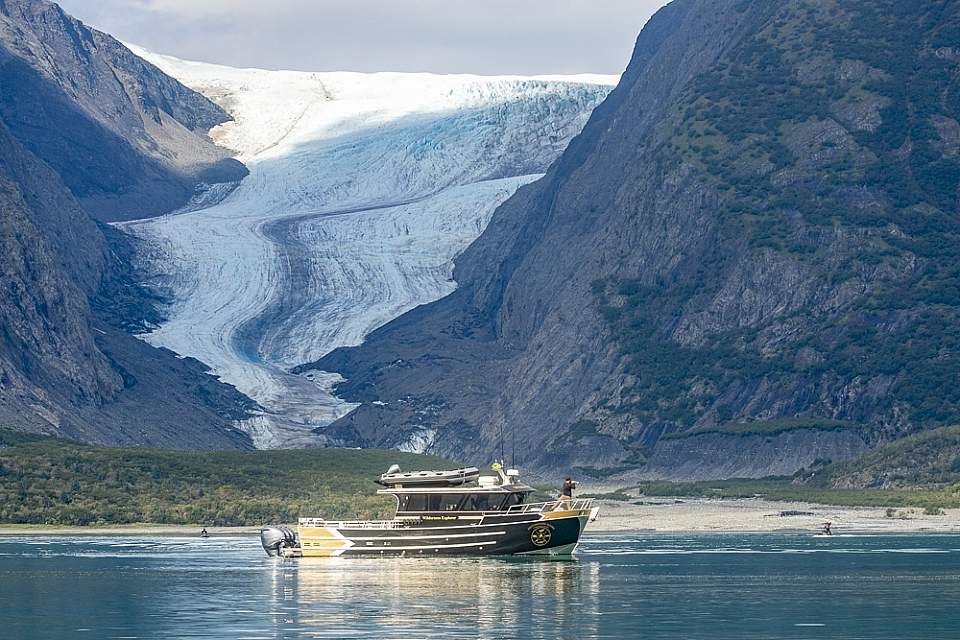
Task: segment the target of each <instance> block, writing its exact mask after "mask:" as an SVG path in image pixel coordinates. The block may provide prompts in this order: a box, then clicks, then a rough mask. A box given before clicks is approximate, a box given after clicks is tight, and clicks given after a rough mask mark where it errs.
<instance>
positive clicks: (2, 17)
mask: <svg viewBox="0 0 960 640" xmlns="http://www.w3.org/2000/svg"><path fill="white" fill-rule="evenodd" d="M0 86H2V87H3V91H2V92H0V117H2V118H3V120H4V122H5V123H6V124H7V126H8V128H9V129H10V131H11V133H12V134H13V135H14V137H16V138H17V139H19V140H20V141H21V142H22V143H23V145H24V146H25V147H26V148H27V149H28V150H30V151H31V152H32V153H33V154H34V155H36V156H37V157H39V158H40V159H41V160H43V161H44V162H46V163H47V164H49V165H50V166H51V167H52V168H53V169H54V170H56V171H57V173H58V174H59V175H60V176H61V177H62V179H63V181H64V183H65V184H66V185H67V187H68V188H69V189H70V190H71V192H73V194H74V195H75V196H76V197H77V198H78V199H79V200H80V202H81V204H82V205H83V207H84V209H85V210H86V211H87V212H88V213H89V214H90V215H92V216H93V217H94V218H96V219H99V220H118V219H130V218H138V217H146V216H150V215H155V214H157V213H164V212H167V211H171V210H173V209H175V208H177V207H178V206H180V205H182V204H184V203H185V202H186V201H187V200H189V198H190V197H191V196H192V195H193V193H194V189H195V187H196V186H197V184H198V183H199V182H201V181H204V180H206V181H210V180H212V179H213V180H216V181H219V182H229V181H231V180H239V179H240V178H241V177H243V175H245V174H246V169H245V168H244V167H243V165H241V164H240V163H238V162H236V161H234V160H232V159H230V158H229V157H228V152H227V151H226V150H224V149H220V148H217V147H216V146H215V145H214V144H213V143H212V142H211V141H210V140H209V139H208V138H207V136H206V133H207V131H208V130H209V129H210V128H211V127H214V126H216V125H217V124H220V123H222V122H225V121H227V120H229V116H228V115H227V114H226V113H225V112H224V111H223V110H222V109H221V108H220V107H218V106H216V105H215V104H213V103H212V102H210V101H209V100H207V99H206V98H204V97H203V96H201V95H199V94H197V93H195V92H194V91H192V90H190V89H187V88H186V87H184V86H183V85H181V84H180V83H178V82H177V81H175V80H173V79H172V78H170V77H168V76H166V75H164V74H163V73H162V72H161V71H160V70H159V69H157V68H155V67H153V66H152V65H150V64H149V63H147V62H145V61H143V60H141V59H140V58H138V57H137V56H135V55H134V54H133V53H131V52H130V51H129V50H128V49H127V48H126V47H124V46H123V45H122V44H121V43H119V42H118V41H117V40H115V39H114V38H112V37H110V36H108V35H106V34H104V33H101V32H99V31H96V30H94V29H90V28H88V27H87V26H85V25H84V24H83V23H81V22H79V21H78V20H75V19H74V18H72V17H70V16H68V15H67V14H65V13H64V12H63V11H62V10H61V9H60V8H59V7H58V6H57V5H55V4H53V3H51V2H46V1H45V0H6V1H5V2H3V3H2V4H0ZM211 176H215V177H214V178H211Z"/></svg>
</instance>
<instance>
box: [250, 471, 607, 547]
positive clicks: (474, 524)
mask: <svg viewBox="0 0 960 640" xmlns="http://www.w3.org/2000/svg"><path fill="white" fill-rule="evenodd" d="M519 476H520V474H519V472H518V471H517V470H516V469H506V470H505V469H503V467H502V465H500V464H494V465H493V467H492V468H491V470H490V471H489V472H484V473H481V472H480V470H479V469H478V468H477V467H467V468H463V469H453V470H444V471H415V472H403V471H401V470H400V468H399V467H398V466H397V465H393V466H392V467H391V468H390V469H389V470H387V472H386V473H384V474H382V475H380V477H379V478H377V479H376V482H377V483H378V484H379V485H381V487H383V488H381V489H378V490H377V494H379V495H389V496H393V497H394V498H395V499H396V502H397V508H396V514H395V515H394V517H393V519H391V520H351V521H336V522H335V521H328V520H325V519H323V518H318V517H304V518H300V519H299V521H298V523H297V527H296V530H294V529H293V528H291V527H287V526H283V525H273V526H268V527H264V528H263V529H261V531H260V541H261V543H262V544H263V548H264V550H265V551H266V552H267V554H268V555H270V556H279V557H283V558H309V557H336V556H366V557H370V556H375V557H383V556H393V557H395V556H418V557H419V556H443V555H526V554H530V555H552V556H562V555H570V554H572V553H574V551H575V550H576V548H577V545H578V544H579V542H580V536H581V534H582V533H583V530H584V528H585V527H586V526H587V524H588V523H589V522H591V521H593V520H595V519H596V518H597V515H598V511H599V509H598V507H595V506H594V504H593V500H592V499H590V498H579V499H572V498H566V499H563V498H560V499H557V500H551V501H548V502H533V503H531V502H527V499H528V498H529V497H530V495H531V494H532V493H533V491H534V489H533V488H532V487H530V486H528V485H525V484H523V483H522V482H521V481H520V477H519Z"/></svg>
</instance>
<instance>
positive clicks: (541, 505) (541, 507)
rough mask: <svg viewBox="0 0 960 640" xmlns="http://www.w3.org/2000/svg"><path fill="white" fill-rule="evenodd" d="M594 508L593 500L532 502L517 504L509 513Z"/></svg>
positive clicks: (586, 509) (508, 510) (587, 509)
mask: <svg viewBox="0 0 960 640" xmlns="http://www.w3.org/2000/svg"><path fill="white" fill-rule="evenodd" d="M592 507H593V498H577V499H576V500H551V501H550V502H531V503H529V504H515V505H513V506H512V507H510V508H509V509H507V513H543V512H544V511H589V510H590V509H591V508H592Z"/></svg>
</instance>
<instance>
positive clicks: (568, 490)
mask: <svg viewBox="0 0 960 640" xmlns="http://www.w3.org/2000/svg"><path fill="white" fill-rule="evenodd" d="M576 488H577V482H576V481H575V480H574V479H573V478H571V477H570V476H567V477H566V478H564V479H563V488H562V489H561V490H560V505H561V506H564V507H566V506H569V505H570V503H571V502H573V490H574V489H576Z"/></svg>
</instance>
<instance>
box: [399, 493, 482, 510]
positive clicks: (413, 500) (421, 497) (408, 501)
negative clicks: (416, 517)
mask: <svg viewBox="0 0 960 640" xmlns="http://www.w3.org/2000/svg"><path fill="white" fill-rule="evenodd" d="M399 497H400V509H399V510H400V511H458V510H459V509H460V504H461V503H462V502H463V499H464V498H465V497H466V496H465V495H464V494H462V493H407V494H403V495H401V496H399Z"/></svg>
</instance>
